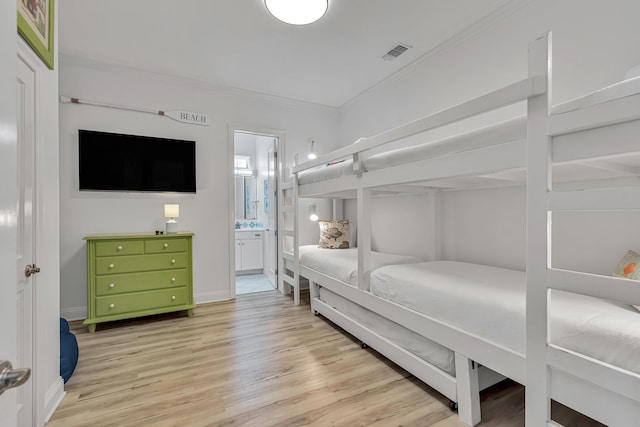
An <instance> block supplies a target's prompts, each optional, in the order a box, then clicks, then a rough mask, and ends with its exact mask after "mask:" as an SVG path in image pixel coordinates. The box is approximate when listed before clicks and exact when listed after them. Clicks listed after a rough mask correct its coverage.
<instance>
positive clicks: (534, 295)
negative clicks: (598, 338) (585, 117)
mask: <svg viewBox="0 0 640 427" xmlns="http://www.w3.org/2000/svg"><path fill="white" fill-rule="evenodd" d="M539 75H546V76H547V84H546V86H547V90H546V92H545V93H544V94H542V95H539V96H534V97H530V98H529V100H528V102H527V109H528V115H527V162H528V164H527V261H526V269H527V303H526V310H527V311H526V313H527V317H526V318H527V322H526V332H527V341H526V343H527V347H526V363H527V365H526V366H527V368H526V374H527V375H526V391H525V412H526V413H525V423H526V425H527V426H530V427H538V426H547V425H549V422H550V420H551V398H550V384H549V382H550V381H549V370H548V367H547V359H546V358H547V339H548V334H547V332H548V324H547V322H548V316H547V312H548V306H547V303H548V286H547V267H548V263H549V259H550V255H551V254H550V251H549V250H548V244H549V235H548V233H549V231H550V230H549V228H548V224H549V221H548V192H549V191H550V188H551V182H550V178H551V174H550V172H551V168H550V162H551V150H550V148H551V140H550V137H549V135H548V131H547V128H548V121H549V104H550V99H551V90H550V88H551V33H548V34H544V35H542V36H541V37H539V38H538V39H537V40H535V41H533V42H532V43H531V44H530V45H529V76H539Z"/></svg>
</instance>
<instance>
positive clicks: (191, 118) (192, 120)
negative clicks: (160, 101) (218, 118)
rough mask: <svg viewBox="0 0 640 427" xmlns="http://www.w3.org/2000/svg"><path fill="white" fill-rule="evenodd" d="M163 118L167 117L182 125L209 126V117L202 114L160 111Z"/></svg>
mask: <svg viewBox="0 0 640 427" xmlns="http://www.w3.org/2000/svg"><path fill="white" fill-rule="evenodd" d="M158 114H160V115H161V116H167V117H169V118H170V119H173V120H175V121H178V122H182V123H189V124H191V125H200V126H209V125H210V124H211V123H210V121H209V116H207V115H206V114H200V113H190V112H188V111H158Z"/></svg>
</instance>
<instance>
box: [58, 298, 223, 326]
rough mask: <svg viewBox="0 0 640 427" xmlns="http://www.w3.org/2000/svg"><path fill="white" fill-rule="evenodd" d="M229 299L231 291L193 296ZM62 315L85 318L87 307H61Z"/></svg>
mask: <svg viewBox="0 0 640 427" xmlns="http://www.w3.org/2000/svg"><path fill="white" fill-rule="evenodd" d="M229 299H231V298H230V297H229V291H215V292H202V293H199V294H195V295H194V296H193V301H194V302H195V303H196V304H205V303H207V302H217V301H226V300H229ZM60 317H64V318H65V319H67V320H84V319H86V318H87V307H70V308H61V309H60Z"/></svg>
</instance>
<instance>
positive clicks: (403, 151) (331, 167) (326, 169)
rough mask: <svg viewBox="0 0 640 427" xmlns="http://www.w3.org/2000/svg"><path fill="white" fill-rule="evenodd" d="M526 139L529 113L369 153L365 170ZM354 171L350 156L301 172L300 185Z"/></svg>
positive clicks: (363, 162)
mask: <svg viewBox="0 0 640 427" xmlns="http://www.w3.org/2000/svg"><path fill="white" fill-rule="evenodd" d="M526 138H527V120H526V117H525V116H521V117H517V118H515V119H511V120H507V121H504V122H501V123H497V124H493V125H490V126H486V127H483V128H480V129H477V130H474V131H471V132H465V133H461V134H458V135H455V136H451V137H448V138H444V139H440V140H436V141H430V142H427V143H424V144H420V145H415V146H411V147H406V148H398V149H395V150H390V151H385V152H382V153H377V154H373V155H371V156H365V157H364V158H363V160H362V164H363V168H364V170H365V171H368V172H371V171H375V170H380V169H385V168H389V167H392V166H399V165H403V164H407V163H412V162H417V161H420V160H427V159H432V158H436V157H442V156H446V155H449V154H454V153H461V152H463V151H469V150H475V149H478V148H483V147H489V146H492V145H498V144H505V143H507V142H513V141H519V140H525V139H526ZM351 174H353V160H352V159H347V160H344V161H338V162H334V163H333V164H328V165H325V166H322V167H320V168H316V169H308V170H304V171H301V172H300V173H299V174H298V184H300V185H304V184H311V183H314V182H321V181H326V180H329V179H333V178H340V177H343V176H346V175H351Z"/></svg>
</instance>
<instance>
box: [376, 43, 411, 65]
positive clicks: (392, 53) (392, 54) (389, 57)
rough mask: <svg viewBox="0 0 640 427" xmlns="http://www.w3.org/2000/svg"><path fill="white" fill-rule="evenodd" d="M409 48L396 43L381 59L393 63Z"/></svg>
mask: <svg viewBox="0 0 640 427" xmlns="http://www.w3.org/2000/svg"><path fill="white" fill-rule="evenodd" d="M409 48H411V46H409V45H407V44H402V43H398V44H397V45H396V46H395V47H393V48H392V49H391V50H389V52H387V53H385V54H384V56H383V57H382V59H384V60H385V61H393V60H394V59H396V58H397V57H398V56H400V55H402V54H403V53H405V52H406V51H408V50H409Z"/></svg>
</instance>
